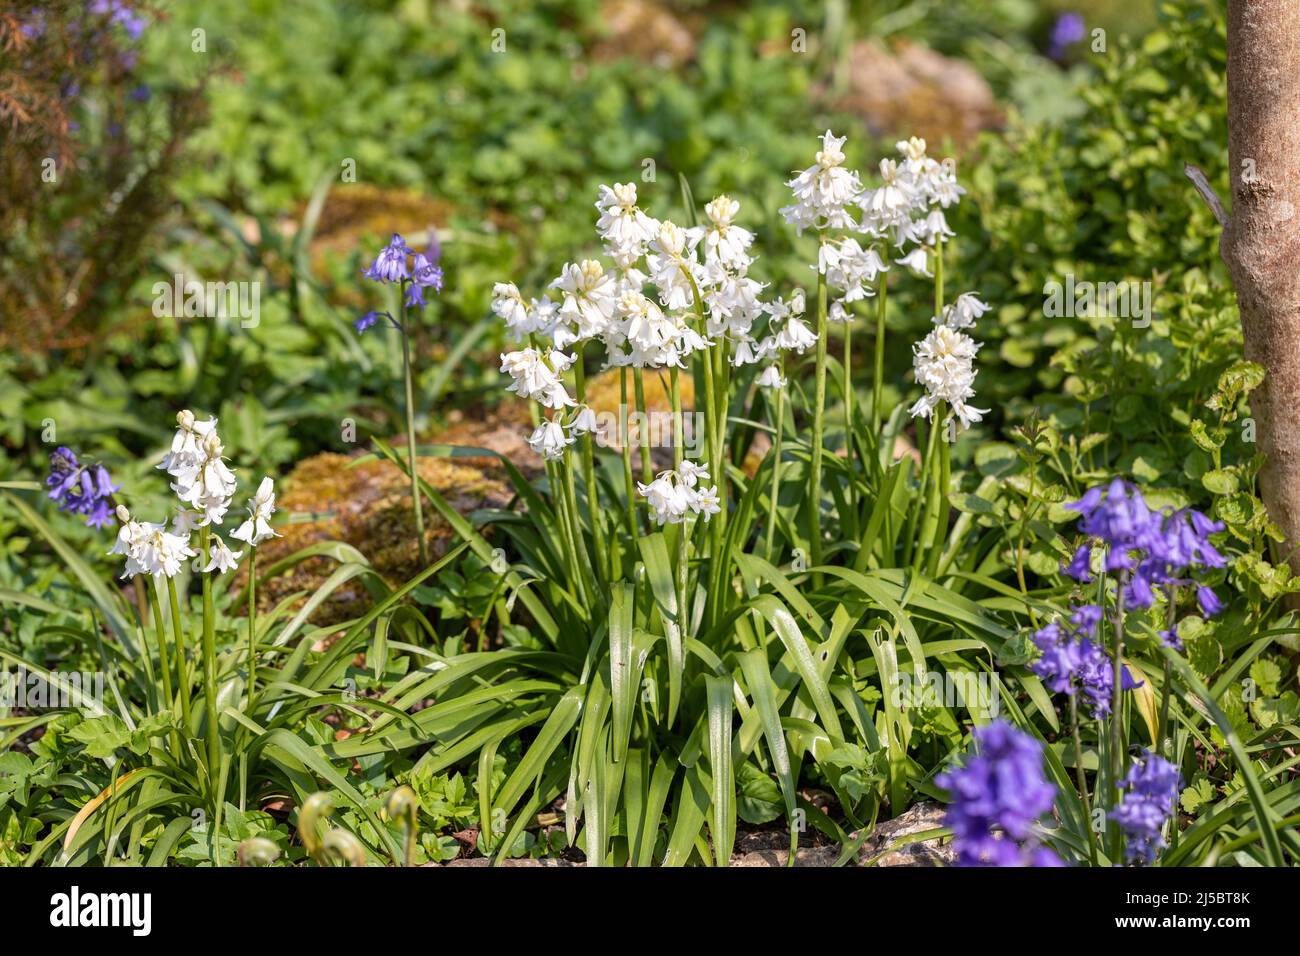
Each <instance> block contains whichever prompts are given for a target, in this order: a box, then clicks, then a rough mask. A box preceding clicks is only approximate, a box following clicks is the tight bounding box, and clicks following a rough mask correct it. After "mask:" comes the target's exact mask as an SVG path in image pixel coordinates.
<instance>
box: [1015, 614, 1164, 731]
mask: <svg viewBox="0 0 1300 956" xmlns="http://www.w3.org/2000/svg"><path fill="white" fill-rule="evenodd" d="M1070 620H1071V623H1073V624H1074V628H1068V627H1065V626H1063V625H1061V624H1060V623H1058V622H1055V621H1054V622H1052V623H1050V624H1047V625H1046V626H1044V627H1042V628H1039V629H1038V630H1037V631H1036V632H1034V636H1033V638H1032V639H1033V642H1034V646H1035V647H1037V648H1038V649H1039V650H1040V651H1041V652H1042V654H1041V656H1040V657H1039V658H1038V660H1036V661H1034V662H1033V663H1032V664H1030V665H1029V669H1030V670H1031V671H1033V672H1034V673H1035V674H1037V675H1038V676H1039V677H1040V678H1042V681H1043V684H1044V685H1045V686H1046V687H1047V689H1048V690H1050V691H1052V692H1053V693H1055V694H1069V695H1070V696H1073V695H1074V694H1076V693H1078V692H1079V691H1082V692H1083V703H1084V706H1085V707H1086V708H1087V711H1088V713H1089V714H1090V715H1091V716H1092V717H1094V718H1097V719H1101V718H1103V717H1107V716H1109V715H1110V712H1111V697H1112V695H1113V690H1114V687H1115V666H1114V662H1113V660H1112V658H1111V657H1110V655H1108V654H1107V653H1106V650H1105V648H1104V647H1102V645H1101V644H1100V643H1098V642H1097V641H1096V640H1094V638H1095V637H1096V635H1097V629H1098V626H1099V625H1100V623H1101V621H1102V610H1101V608H1100V607H1098V606H1097V605H1095V604H1084V605H1081V606H1079V607H1077V608H1075V609H1074V611H1073V612H1072V613H1071V616H1070ZM1141 686H1142V684H1141V683H1140V682H1138V681H1136V680H1135V679H1134V678H1133V675H1132V674H1131V673H1129V669H1128V668H1127V667H1123V668H1121V669H1120V687H1121V688H1122V689H1123V690H1126V691H1127V690H1134V689H1136V688H1138V687H1141Z"/></svg>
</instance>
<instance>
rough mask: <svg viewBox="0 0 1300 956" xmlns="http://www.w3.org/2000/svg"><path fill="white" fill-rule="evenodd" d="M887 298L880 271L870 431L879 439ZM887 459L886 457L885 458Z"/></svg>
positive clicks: (885, 279) (885, 277) (886, 283)
mask: <svg viewBox="0 0 1300 956" xmlns="http://www.w3.org/2000/svg"><path fill="white" fill-rule="evenodd" d="M888 298H889V273H888V272H882V273H880V285H879V291H878V292H877V301H876V367H875V377H874V378H873V379H872V382H871V433H872V434H873V435H875V436H876V441H877V442H879V441H880V429H881V425H882V424H883V421H884V417H883V415H884V409H883V407H882V406H883V405H884V401H885V313H886V310H887V301H888ZM886 461H888V459H886Z"/></svg>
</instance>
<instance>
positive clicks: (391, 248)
mask: <svg viewBox="0 0 1300 956" xmlns="http://www.w3.org/2000/svg"><path fill="white" fill-rule="evenodd" d="M414 252H415V250H413V249H412V248H411V247H410V246H408V245H407V244H406V240H405V239H403V238H402V237H401V236H400V235H398V234H397V233H393V238H392V240H391V241H390V242H389V243H388V245H386V246H384V248H383V249H381V250H379V255H377V256H376V257H375V261H374V262H372V263H371V264H370V268H369V269H367V270H366V271H365V272H364V273H362V274H363V275H364V276H365V277H366V278H367V279H373V280H374V281H375V282H401V281H402V280H403V279H407V278H409V277H410V272H409V271H408V270H407V267H406V257H407V256H410V255H413V254H414Z"/></svg>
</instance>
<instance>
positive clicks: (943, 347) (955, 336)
mask: <svg viewBox="0 0 1300 956" xmlns="http://www.w3.org/2000/svg"><path fill="white" fill-rule="evenodd" d="M945 314H947V310H945ZM979 350H980V343H979V342H976V341H975V340H974V339H972V338H971V337H970V336H969V335H967V334H966V333H964V332H960V331H958V329H957V328H956V327H953V326H950V325H945V324H939V325H937V326H935V328H934V331H932V332H931V333H930V334H929V335H927V336H926V337H925V338H924V339H922V340H921V341H920V342H918V343H916V344H915V345H914V346H912V367H913V369H914V370H915V372H916V380H917V382H918V383H920V384H921V385H924V386H925V394H924V395H922V396H921V397H920V399H918V400H917V402H916V404H914V405H913V406H912V408H911V409H910V411H911V414H912V417H913V418H915V417H916V416H918V415H919V416H921V417H923V418H927V419H928V418H930V416H931V415H932V414H933V412H934V409H935V406H936V405H938V404H939V402H947V403H948V406H949V407H950V408H951V409H952V414H953V415H956V416H957V418H958V420H960V422H961V425H962V428H969V427H970V426H971V424H972V423H973V422H978V421H979V420H980V419H981V418H982V417H983V416H984V414H985V413H986V412H987V411H988V409H987V408H974V407H972V406H971V405H968V404H967V401H968V400H969V399H971V398H974V397H975V386H974V382H975V365H974V362H975V355H976V353H977V352H979ZM950 419H951V416H949V420H950ZM945 423H946V422H945Z"/></svg>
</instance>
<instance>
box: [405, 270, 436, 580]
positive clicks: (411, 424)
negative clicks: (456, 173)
mask: <svg viewBox="0 0 1300 956" xmlns="http://www.w3.org/2000/svg"><path fill="white" fill-rule="evenodd" d="M398 314H399V315H400V316H401V323H400V324H401V328H402V379H403V385H404V386H405V389H406V454H407V462H408V463H409V464H410V467H411V512H412V514H413V515H414V517H415V537H416V540H417V542H418V543H419V549H420V565H421V566H428V564H429V545H428V542H426V541H425V540H424V512H423V510H422V505H421V502H420V480H419V472H418V471H417V470H416V467H415V464H416V459H415V383H414V379H413V376H412V374H411V336H410V329H409V328H408V327H407V324H406V283H405V282H403V283H402V304H401V308H400V311H399V312H398Z"/></svg>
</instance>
